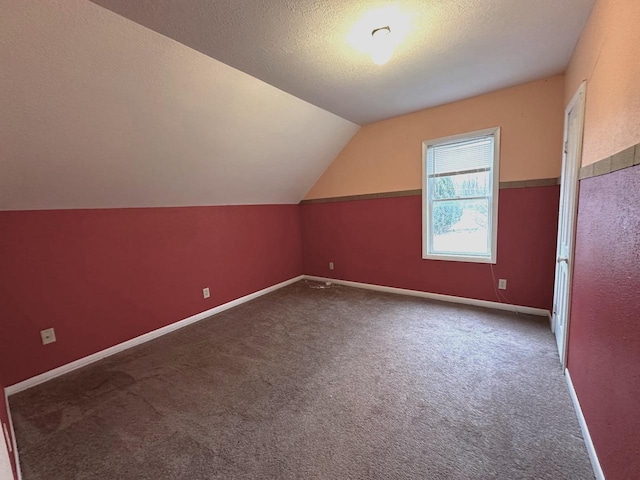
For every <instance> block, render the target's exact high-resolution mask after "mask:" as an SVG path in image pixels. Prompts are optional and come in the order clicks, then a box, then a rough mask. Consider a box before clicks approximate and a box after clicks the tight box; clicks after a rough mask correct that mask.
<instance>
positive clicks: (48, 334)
mask: <svg viewBox="0 0 640 480" xmlns="http://www.w3.org/2000/svg"><path fill="white" fill-rule="evenodd" d="M40 338H42V344H43V345H48V344H50V343H53V342H55V341H56V332H55V330H54V329H53V328H47V329H46V330H40Z"/></svg>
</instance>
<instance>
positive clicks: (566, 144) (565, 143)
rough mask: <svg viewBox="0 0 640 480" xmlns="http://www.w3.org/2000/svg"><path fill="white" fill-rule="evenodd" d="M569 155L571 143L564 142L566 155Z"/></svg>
mask: <svg viewBox="0 0 640 480" xmlns="http://www.w3.org/2000/svg"><path fill="white" fill-rule="evenodd" d="M567 153H569V142H564V154H565V155H566V154H567Z"/></svg>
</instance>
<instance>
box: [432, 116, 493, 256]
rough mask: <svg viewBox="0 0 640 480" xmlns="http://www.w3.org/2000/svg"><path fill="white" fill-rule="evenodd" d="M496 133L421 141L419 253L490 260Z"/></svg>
mask: <svg viewBox="0 0 640 480" xmlns="http://www.w3.org/2000/svg"><path fill="white" fill-rule="evenodd" d="M499 135H500V130H499V129H497V128H494V129H491V130H485V131H482V132H474V133H470V134H466V135H457V136H454V137H447V138H443V139H438V140H433V141H427V142H424V154H425V155H424V156H425V158H424V169H423V187H424V188H423V224H424V225H423V258H432V259H439V260H459V261H474V262H495V251H496V233H497V223H496V222H497V200H498V157H499V145H500V142H499Z"/></svg>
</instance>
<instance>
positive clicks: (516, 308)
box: [304, 275, 549, 317]
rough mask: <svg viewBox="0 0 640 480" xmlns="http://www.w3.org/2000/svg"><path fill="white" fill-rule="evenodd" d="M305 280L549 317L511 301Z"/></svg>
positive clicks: (545, 313)
mask: <svg viewBox="0 0 640 480" xmlns="http://www.w3.org/2000/svg"><path fill="white" fill-rule="evenodd" d="M304 278H305V280H313V281H317V282H331V283H335V284H337V285H345V286H347V287H355V288H364V289H367V290H376V291H378V292H386V293H396V294H398V295H409V296H412V297H421V298H429V299H431V300H440V301H442V302H451V303H461V304H464V305H475V306H477V307H485V308H493V309H496V310H507V311H510V312H518V313H526V314H528V315H538V316H541V317H548V316H549V310H545V309H543V308H534V307H525V306H523V305H512V304H510V303H499V302H491V301H489V300H477V299H475V298H465V297H455V296H453V295H443V294H441V293H430V292H421V291H419V290H408V289H405V288H396V287H385V286H382V285H374V284H371V283H360V282H351V281H348V280H336V279H333V278H325V277H315V276H313V275H304Z"/></svg>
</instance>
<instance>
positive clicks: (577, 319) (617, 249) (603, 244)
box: [568, 166, 640, 480]
mask: <svg viewBox="0 0 640 480" xmlns="http://www.w3.org/2000/svg"><path fill="white" fill-rule="evenodd" d="M572 292H573V293H572V295H573V297H572V303H571V305H572V312H571V323H570V327H569V363H568V368H569V371H570V372H571V379H572V380H573V384H574V387H575V389H576V393H577V395H578V398H579V400H580V404H581V406H582V410H583V413H584V416H585V419H586V421H587V424H588V426H589V432H590V434H591V437H592V440H593V443H594V447H595V449H596V452H597V453H598V458H599V460H600V463H601V466H602V468H603V471H604V474H605V476H606V478H607V479H609V480H618V479H632V478H634V479H635V478H640V415H639V413H640V410H639V405H640V166H635V167H632V168H627V169H624V170H619V171H617V172H614V173H610V174H608V175H602V176H599V177H593V178H589V179H585V180H582V181H581V182H580V200H579V209H578V225H577V232H576V252H575V267H574V281H573V290H572Z"/></svg>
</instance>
